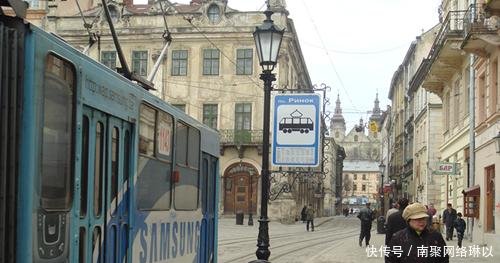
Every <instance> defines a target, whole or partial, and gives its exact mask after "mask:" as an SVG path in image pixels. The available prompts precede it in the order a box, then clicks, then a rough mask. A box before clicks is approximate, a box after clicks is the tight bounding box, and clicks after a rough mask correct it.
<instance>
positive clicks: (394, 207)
mask: <svg viewBox="0 0 500 263" xmlns="http://www.w3.org/2000/svg"><path fill="white" fill-rule="evenodd" d="M397 211H399V204H398V203H397V202H396V203H392V205H391V209H389V210H387V213H385V224H386V225H387V220H389V216H390V215H392V214H394V213H396V212H397Z"/></svg>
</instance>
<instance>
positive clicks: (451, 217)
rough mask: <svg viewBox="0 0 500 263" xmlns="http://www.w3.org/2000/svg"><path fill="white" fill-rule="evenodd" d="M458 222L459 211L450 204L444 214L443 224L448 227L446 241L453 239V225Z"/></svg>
mask: <svg viewBox="0 0 500 263" xmlns="http://www.w3.org/2000/svg"><path fill="white" fill-rule="evenodd" d="M455 220H457V210H455V209H453V207H452V206H451V204H448V206H447V208H446V210H444V212H443V223H444V224H445V225H446V241H448V240H452V239H453V224H455Z"/></svg>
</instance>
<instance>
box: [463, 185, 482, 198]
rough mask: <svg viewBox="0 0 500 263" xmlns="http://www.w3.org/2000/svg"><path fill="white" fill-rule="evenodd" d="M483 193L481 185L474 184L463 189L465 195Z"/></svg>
mask: <svg viewBox="0 0 500 263" xmlns="http://www.w3.org/2000/svg"><path fill="white" fill-rule="evenodd" d="M480 193H481V187H479V185H474V186H472V187H469V188H467V189H464V190H463V191H462V194H464V195H465V196H479V194H480Z"/></svg>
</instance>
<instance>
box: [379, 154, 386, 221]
mask: <svg viewBox="0 0 500 263" xmlns="http://www.w3.org/2000/svg"><path fill="white" fill-rule="evenodd" d="M378 170H379V171H380V175H381V177H382V181H381V182H380V189H381V190H382V192H381V193H380V197H381V198H380V199H381V200H380V208H382V209H381V210H382V215H385V204H384V202H385V198H384V172H385V164H384V161H382V162H380V164H379V165H378Z"/></svg>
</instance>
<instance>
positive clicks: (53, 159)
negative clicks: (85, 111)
mask: <svg viewBox="0 0 500 263" xmlns="http://www.w3.org/2000/svg"><path fill="white" fill-rule="evenodd" d="M74 89H75V69H74V67H73V65H72V64H70V63H69V62H67V61H64V60H62V59H60V58H58V57H56V56H54V55H52V54H50V55H48V56H47V63H46V67H45V74H44V90H43V120H42V121H43V128H42V131H41V133H42V147H41V148H42V153H41V179H40V182H41V195H40V196H41V206H42V207H43V208H44V209H46V210H65V211H67V210H69V209H70V207H71V203H72V202H71V198H72V195H73V191H72V188H73V187H72V184H73V176H74V174H73V156H74V154H73V149H74V110H75V106H74V105H75V92H74Z"/></svg>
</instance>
